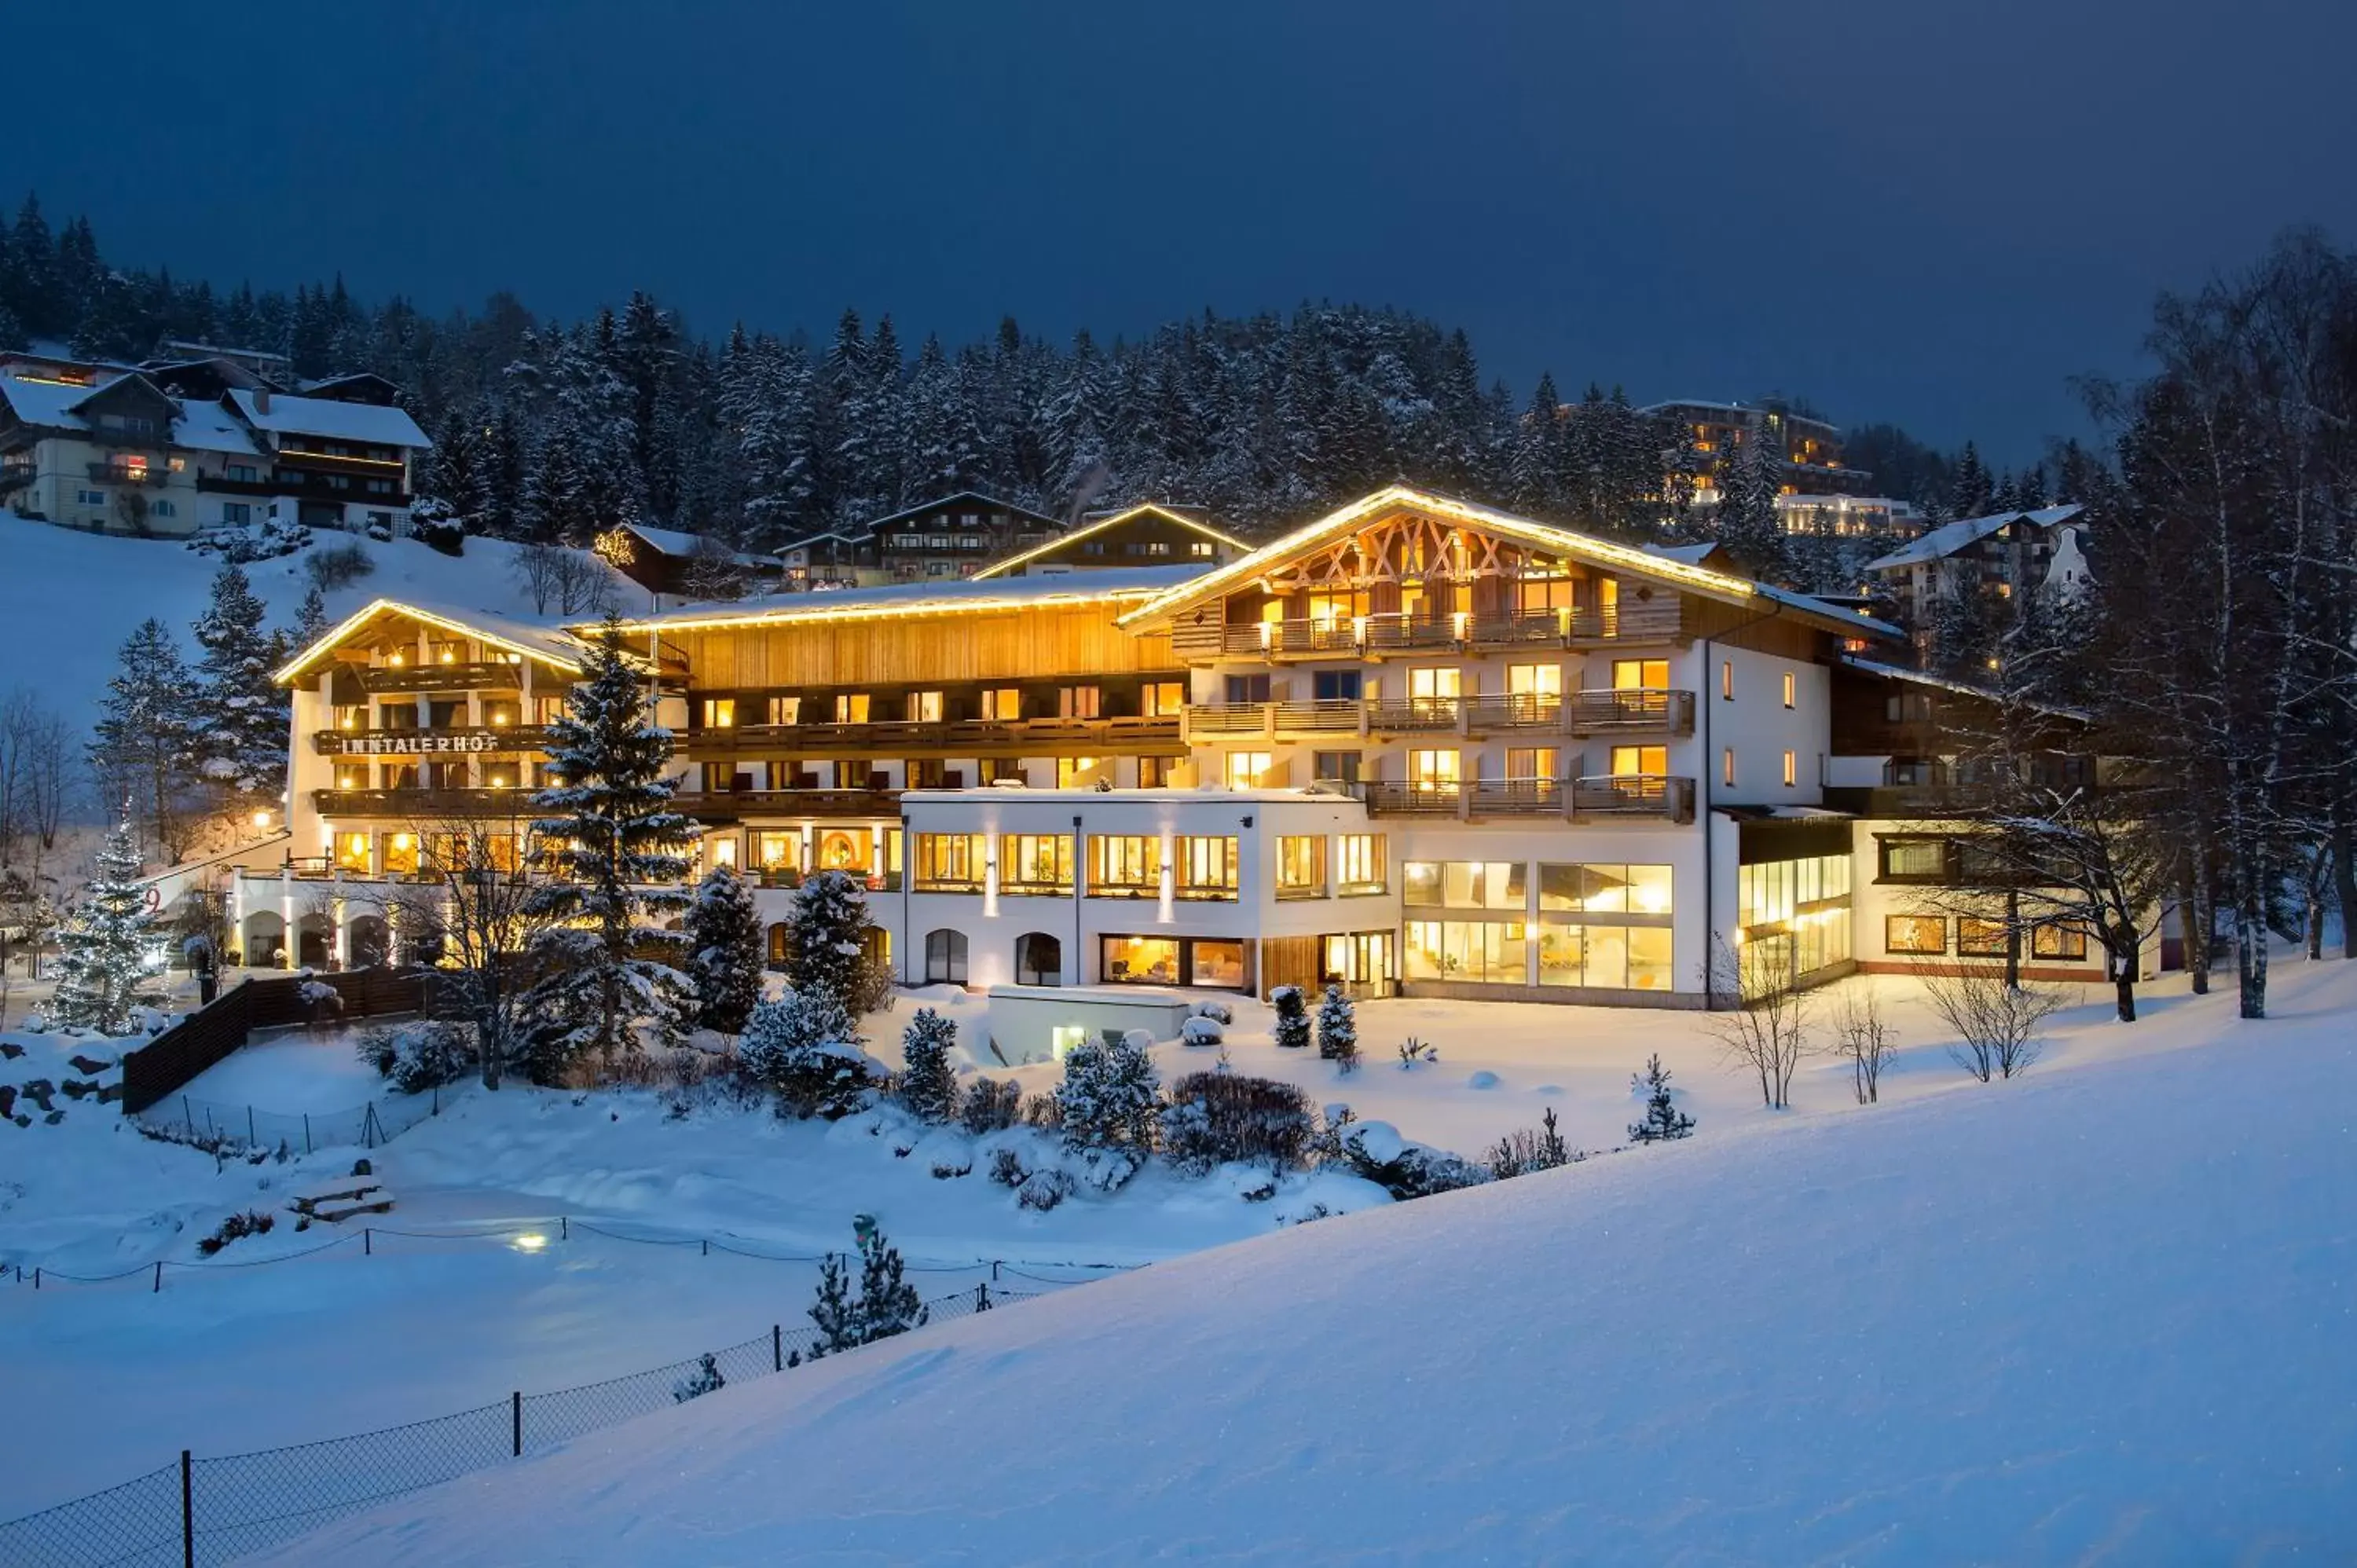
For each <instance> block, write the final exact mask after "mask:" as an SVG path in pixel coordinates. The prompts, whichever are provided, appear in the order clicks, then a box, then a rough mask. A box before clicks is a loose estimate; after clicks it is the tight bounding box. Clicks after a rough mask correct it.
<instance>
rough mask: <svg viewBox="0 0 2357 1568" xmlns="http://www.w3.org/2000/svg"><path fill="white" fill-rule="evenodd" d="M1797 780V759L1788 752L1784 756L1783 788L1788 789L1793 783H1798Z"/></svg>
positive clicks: (1798, 777)
mask: <svg viewBox="0 0 2357 1568" xmlns="http://www.w3.org/2000/svg"><path fill="white" fill-rule="evenodd" d="M1799 780H1800V767H1799V763H1798V759H1797V758H1796V757H1794V756H1793V755H1792V753H1791V752H1789V751H1788V752H1786V753H1785V754H1784V787H1785V788H1786V789H1791V788H1792V786H1793V785H1794V784H1795V783H1797V782H1799Z"/></svg>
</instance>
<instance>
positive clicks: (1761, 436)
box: [1716, 415, 1792, 583]
mask: <svg viewBox="0 0 2357 1568" xmlns="http://www.w3.org/2000/svg"><path fill="white" fill-rule="evenodd" d="M1783 482H1784V440H1783V426H1782V425H1781V424H1774V425H1773V426H1772V427H1771V425H1770V416H1766V415H1763V416H1762V417H1761V420H1760V424H1758V425H1756V426H1755V427H1753V428H1752V429H1751V430H1750V431H1749V432H1747V433H1746V434H1745V435H1744V437H1743V443H1742V445H1741V446H1738V447H1737V448H1736V449H1735V454H1734V456H1731V457H1729V458H1728V459H1727V463H1726V466H1725V468H1724V470H1723V471H1722V472H1721V474H1720V476H1719V492H1718V517H1717V526H1716V533H1717V539H1718V542H1719V543H1720V544H1721V545H1723V546H1724V547H1725V548H1726V550H1727V553H1728V554H1730V555H1732V556H1734V557H1735V559H1736V561H1737V563H1738V564H1739V565H1741V566H1742V568H1743V569H1744V570H1745V571H1747V572H1749V573H1750V574H1751V575H1754V576H1756V577H1758V578H1760V580H1761V581H1763V582H1772V583H1781V582H1783V581H1785V580H1786V579H1787V578H1789V577H1790V576H1791V575H1792V561H1791V556H1790V552H1789V549H1788V541H1787V540H1786V538H1785V536H1784V522H1783V519H1782V518H1781V517H1779V516H1778V515H1777V512H1776V495H1777V492H1778V491H1779V490H1780V489H1782V488H1783Z"/></svg>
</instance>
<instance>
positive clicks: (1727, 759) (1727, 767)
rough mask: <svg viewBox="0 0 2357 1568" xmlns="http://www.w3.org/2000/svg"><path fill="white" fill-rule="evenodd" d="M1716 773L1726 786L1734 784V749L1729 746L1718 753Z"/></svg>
mask: <svg viewBox="0 0 2357 1568" xmlns="http://www.w3.org/2000/svg"><path fill="white" fill-rule="evenodd" d="M1718 773H1719V777H1720V778H1721V779H1725V780H1726V781H1727V783H1728V784H1733V783H1734V782H1735V747H1733V746H1728V747H1727V749H1726V750H1725V751H1722V752H1720V753H1719V755H1718Z"/></svg>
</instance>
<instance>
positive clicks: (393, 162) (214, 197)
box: [5, 0, 2357, 462]
mask: <svg viewBox="0 0 2357 1568" xmlns="http://www.w3.org/2000/svg"><path fill="white" fill-rule="evenodd" d="M9 10H10V16H9V18H8V29H7V31H8V35H9V48H10V51H11V53H12V55H13V57H14V59H15V61H16V66H17V68H18V69H17V70H14V71H12V72H11V75H12V78H13V79H14V80H16V82H17V83H18V85H17V88H16V90H15V91H13V92H12V94H11V96H12V99H13V100H14V102H15V105H16V107H15V112H14V113H12V114H11V115H10V117H9V118H10V124H11V129H12V132H13V134H12V135H11V137H10V138H9V142H10V146H9V154H10V156H8V157H7V159H6V160H5V174H7V175H13V177H14V181H13V183H14V184H15V185H16V186H17V187H19V188H21V187H26V186H30V187H35V188H38V189H39V191H40V192H41V194H42V196H43V198H44V200H45V202H46V203H47V205H48V207H49V209H50V210H51V213H52V216H53V218H55V217H62V216H63V215H65V214H68V213H70V212H73V211H77V210H80V211H84V212H87V213H88V214H89V215H90V217H91V220H92V222H93V223H94V224H95V225H96V227H97V230H98V234H99V238H100V242H101V243H102V246H103V247H104V249H105V250H106V252H107V253H108V254H109V256H110V257H112V258H113V259H116V260H120V261H124V262H129V263H168V264H169V265H170V266H171V267H172V268H173V270H174V271H175V273H176V274H179V275H182V276H187V275H190V274H201V275H204V276H208V277H210V278H211V279H213V280H214V281H215V282H216V283H223V284H233V283H235V282H236V281H237V280H239V279H240V278H248V279H251V280H253V282H255V283H256V284H258V285H259V284H273V285H284V286H291V285H293V284H294V283H296V282H297V281H299V280H307V279H314V278H321V277H325V276H327V275H328V274H332V273H333V272H335V271H336V270H338V269H340V270H341V271H342V272H343V274H344V276H345V278H346V279H347V281H348V283H349V284H350V286H351V287H352V288H353V289H354V290H356V291H357V292H359V293H361V295H364V296H367V297H371V298H375V297H381V296H382V295H385V294H387V293H391V292H395V291H399V292H405V293H407V294H409V295H411V296H412V297H413V298H414V300H415V301H416V302H417V303H418V304H419V305H420V306H424V307H425V308H428V309H431V310H437V311H438V310H440V309H444V308H447V307H448V306H454V305H458V304H468V305H472V304H477V303H479V301H480V299H481V298H482V296H483V295H486V294H488V293H489V292H490V291H491V290H494V289H498V288H510V289H512V290H514V291H515V292H517V293H518V294H519V295H522V297H523V299H524V300H525V302H526V303H527V304H528V305H530V306H533V308H535V309H538V310H541V311H544V312H554V313H557V314H561V315H565V316H568V317H570V316H574V315H577V314H579V313H581V312H583V311H585V310H587V309H589V308H591V307H593V306H596V305H597V304H598V303H600V302H601V301H612V300H617V299H619V298H620V297H621V296H623V295H626V294H627V293H628V291H629V290H630V288H631V287H633V286H644V287H647V288H649V289H651V290H652V291H653V292H654V293H656V294H657V295H659V296H660V297H661V298H662V299H663V300H665V301H666V302H667V303H670V304H672V305H673V306H677V307H679V308H680V309H681V310H682V311H683V313H684V315H685V316H686V317H687V319H688V321H689V323H690V325H691V326H692V327H694V328H696V329H698V330H703V331H717V330H720V329H724V328H726V325H727V324H728V321H729V320H730V319H731V318H734V317H742V318H743V319H745V320H746V321H748V323H752V324H755V325H765V326H768V327H770V328H776V329H780V330H785V329H790V328H793V327H796V326H801V327H803V328H810V329H812V330H813V331H815V332H823V331H825V330H827V329H828V328H829V327H830V326H831V324H832V322H833V320H834V317H835V315H836V314H837V313H838V312H839V311H840V310H841V309H842V307H843V306H845V305H854V306H857V307H859V308H860V310H861V311H862V313H863V314H864V315H866V316H867V317H870V318H871V319H872V318H873V317H874V316H875V315H876V314H877V312H879V311H882V310H889V311H891V312H892V314H893V316H894V317H895V320H896V324H897V325H898V326H899V329H900V333H901V338H902V340H903V341H904V342H907V343H910V344H913V343H915V342H918V341H920V340H921V338H922V337H923V336H924V334H925V333H927V332H939V333H940V334H942V337H943V338H944V339H946V340H949V341H951V342H952V343H954V342H957V341H963V340H965V339H968V338H975V337H980V336H983V335H985V334H987V333H988V332H990V331H991V330H992V329H993V328H995V327H996V322H997V320H998V318H999V317H1000V316H1001V315H1002V314H1006V313H1012V314H1013V315H1015V316H1016V317H1017V319H1019V320H1020V321H1021V322H1022V323H1023V324H1024V325H1025V326H1026V327H1027V328H1030V329H1033V330H1035V331H1039V332H1042V333H1046V334H1049V335H1050V336H1053V337H1055V338H1059V339H1061V338H1064V337H1066V336H1068V335H1069V333H1070V332H1071V329H1072V328H1075V327H1077V326H1081V325H1087V326H1090V327H1091V328H1094V329H1095V330H1096V331H1097V332H1098V334H1099V335H1100V336H1101V337H1103V338H1112V337H1114V336H1116V335H1120V334H1125V333H1126V334H1133V335H1134V334H1135V333H1137V332H1139V331H1141V330H1143V329H1146V328H1150V327H1152V326H1154V325H1156V324H1157V323H1158V322H1161V321H1164V320H1167V319H1168V318H1171V317H1176V316H1179V315H1182V314H1185V313H1188V312H1190V311H1193V310H1197V309H1200V308H1201V307H1202V306H1207V305H1208V306H1212V307H1215V308H1217V309H1219V310H1221V311H1222V312H1247V311H1254V310H1260V309H1271V308H1273V309H1280V310H1281V309H1287V308H1290V307H1291V306H1293V305H1295V304H1297V302H1299V301H1301V300H1302V299H1304V298H1330V299H1336V300H1344V299H1350V300H1358V301H1361V302H1365V303H1371V304H1384V303H1388V304H1394V305H1397V306H1403V307H1406V308H1410V309H1414V310H1416V311H1419V312H1422V313H1424V314H1426V315H1429V316H1432V317H1437V319H1439V320H1440V321H1442V322H1443V323H1445V324H1449V325H1460V326H1463V327H1464V328H1467V329H1468V330H1469V332H1470V333H1471V334H1472V336H1473V339H1474V343H1475V347H1476V349H1478V350H1479V352H1480V356H1481V360H1482V364H1483V367H1484V370H1485V371H1486V372H1488V373H1490V374H1494V375H1502V376H1503V377H1505V378H1506V379H1507V380H1508V381H1509V382H1510V383H1512V386H1513V388H1514V389H1515V394H1516V401H1517V402H1520V401H1521V400H1522V399H1523V398H1525V397H1527V395H1528V391H1529V387H1530V384H1531V382H1532V381H1533V380H1534V378H1535V377H1536V375H1537V373H1538V372H1539V371H1541V370H1542V369H1551V370H1553V371H1554V372H1555V377H1556V379H1557V381H1560V382H1562V383H1563V384H1564V386H1565V388H1566V391H1567V392H1577V389H1578V388H1579V387H1581V386H1583V385H1585V384H1586V383H1587V381H1591V380H1595V381H1602V382H1603V383H1605V384H1606V385H1608V386H1609V385H1610V384H1612V383H1614V382H1620V383H1622V384H1625V385H1626V386H1627V388H1628V389H1629V391H1630V392H1631V395H1632V396H1634V397H1636V398H1638V399H1639V400H1641V401H1647V400H1652V399H1655V398H1660V397H1665V396H1671V395H1694V396H1712V397H1739V396H1749V395H1754V394H1757V393H1759V392H1763V391H1767V390H1770V389H1783V390H1787V391H1791V392H1799V393H1802V394H1804V395H1806V396H1807V397H1809V398H1810V399H1812V400H1813V402H1815V403H1817V404H1818V405H1820V406H1821V407H1822V408H1824V411H1825V412H1826V413H1828V414H1830V415H1831V416H1832V417H1834V418H1835V419H1837V420H1846V421H1851V422H1862V421H1865V420H1869V419H1889V420H1894V421H1897V422H1898V423H1900V424H1905V425H1907V426H1908V427H1910V429H1911V430H1913V431H1914V432H1915V433H1916V434H1918V435H1921V436H1923V437H1925V438H1927V439H1931V440H1933V441H1935V442H1938V443H1941V444H1950V443H1953V442H1957V441H1960V440H1962V439H1963V438H1964V436H1966V435H1978V436H1979V437H1980V438H1981V439H1982V441H1983V442H1984V444H1985V445H1986V446H1988V447H1989V448H1990V449H1991V451H1992V452H1993V454H1994V455H1995V456H1996V457H1997V458H1998V460H2000V461H2001V462H2011V461H2018V460H2019V459H2021V458H2024V457H2027V456H2031V455H2033V454H2034V453H2036V452H2037V451H2038V450H2039V449H2040V443H2041V442H2042V440H2043V438H2044V437H2045V436H2047V435H2050V434H2056V433H2061V432H2064V431H2072V430H2076V429H2078V428H2079V427H2080V419H2079V415H2078V413H2077V404H2076V402H2075V399H2074V396H2073V394H2072V392H2071V390H2070V387H2069V385H2068V384H2067V378H2068V377H2070V376H2072V375H2073V374H2078V373H2082V372H2087V371H2100V372H2114V373H2116V372H2123V371H2133V370H2134V369H2135V368H2136V342H2137V338H2138V336H2139V334H2140V333H2141V331H2142V329H2143V323H2144V321H2145V318H2146V317H2147V312H2148V309H2149V306H2150V303H2151V297H2152V295H2153V293H2154V292H2155V291H2156V290H2157V289H2159V288H2163V287H2182V286H2187V285H2193V284H2197V283H2198V282H2199V281H2200V280H2201V277H2202V276H2203V275H2204V274H2206V273H2207V272H2209V271H2210V270H2212V269H2213V268H2216V267H2220V266H2231V265H2235V264H2239V263H2243V262H2244V261H2246V260H2248V259H2249V258H2251V257H2252V256H2254V255H2255V252H2257V250H2258V249H2259V247H2260V246H2261V245H2262V244H2263V243H2264V242H2266V239H2267V238H2268V237H2269V235H2270V234H2272V233H2273V232H2274V231H2276V230H2277V229H2279V228H2281V227H2283V226H2285V225H2286V224H2287V223H2292V222H2296V221H2303V220H2305V221H2314V222H2318V223H2320V224H2322V225H2324V226H2325V227H2326V228H2328V229H2329V230H2331V231H2334V232H2335V233H2336V234H2337V235H2338V237H2340V238H2341V239H2343V240H2347V239H2350V238H2352V235H2357V222H2352V216H2357V214H2352V207H2357V185H2352V181H2351V180H2350V178H2349V177H2348V176H2347V172H2346V159H2347V157H2348V156H2349V151H2350V149H2351V147H2352V145H2357V134H2352V133H2357V94H2352V92H2350V91H2348V90H2347V85H2346V70H2347V62H2348V61H2349V60H2350V59H2352V45H2357V6H2346V5H2324V4H2316V3H2310V4H2296V3H2293V0H2240V3H2207V4H2205V3H2201V0H2146V3H2143V4H2136V5H2129V4H2124V3H2121V4H2109V5H2097V4H2079V3H2073V0H1978V3H1975V4H1960V3H1948V0H1940V3H1937V4H1927V3H1923V0H1882V3H1880V4H1865V3H1856V0H1784V3H1782V4H1777V5H1760V4H1752V5H1722V4H1717V3H1713V0H1679V3H1652V0H1648V3H1645V4H1585V5H1583V4H1574V3H1565V4H1559V5H1458V6H1440V5H1406V4H1397V3H1393V0H1362V3H1361V4H1356V5H1279V4H1266V5H1220V4H1195V5H1183V6H1154V7H1128V6H1086V5H1028V4H955V5H952V4H938V5H880V4H861V5H842V6H835V7H828V8H825V9H822V8H821V7H818V6H814V5H812V6H805V5H789V4H750V3H748V4H735V5H728V4H717V3H715V4H702V5H694V4H667V5H652V4H646V5H633V4H626V3H623V0H580V3H576V4H562V5H559V4H546V5H541V4H528V3H525V0H403V3H401V4H398V5H392V4H387V5H377V4H371V3H365V0H350V3H340V0H339V3H328V4H322V3H320V0H248V3H245V4H242V5H234V6H203V7H190V6H188V5H166V4H161V3H147V0H113V3H112V4H108V5H100V6H96V7H85V6H75V5H39V6H38V7H37V6H35V5H31V4H20V5H12V6H11V7H10V8H9ZM40 61H47V62H48V64H46V65H38V64H36V65H35V66H34V67H33V69H31V70H30V71H29V74H28V73H27V70H26V67H27V62H40ZM34 82H38V83H40V84H41V85H40V86H38V88H37V87H34V86H32V85H30V84H31V83H34ZM8 199H9V201H10V202H11V203H13V200H14V192H10V193H9V196H8Z"/></svg>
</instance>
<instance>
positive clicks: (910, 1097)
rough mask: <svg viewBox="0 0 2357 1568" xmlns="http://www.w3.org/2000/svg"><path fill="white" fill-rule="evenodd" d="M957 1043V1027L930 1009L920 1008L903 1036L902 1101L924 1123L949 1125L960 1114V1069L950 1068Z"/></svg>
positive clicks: (901, 1042)
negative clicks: (951, 1049) (958, 1071)
mask: <svg viewBox="0 0 2357 1568" xmlns="http://www.w3.org/2000/svg"><path fill="white" fill-rule="evenodd" d="M956 1043H957V1025H956V1024H955V1023H953V1022H952V1021H951V1020H950V1019H947V1018H944V1017H942V1015H940V1014H939V1013H936V1012H934V1011H933V1010H932V1009H931V1008H930V1007H920V1008H919V1009H918V1010H917V1015H916V1016H915V1017H913V1018H911V1019H909V1026H908V1028H907V1029H905V1030H903V1031H902V1032H901V1035H900V1054H901V1061H902V1064H903V1065H902V1067H901V1069H900V1101H901V1103H902V1104H904V1105H906V1106H908V1108H909V1111H910V1112H911V1113H913V1114H914V1115H915V1116H917V1117H918V1118H919V1119H920V1120H921V1121H926V1122H947V1121H949V1120H950V1119H951V1118H952V1116H954V1115H955V1114H956V1113H957V1108H958V1084H957V1070H956V1069H954V1068H952V1066H951V1065H950V1047H952V1046H953V1045H955V1044H956Z"/></svg>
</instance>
